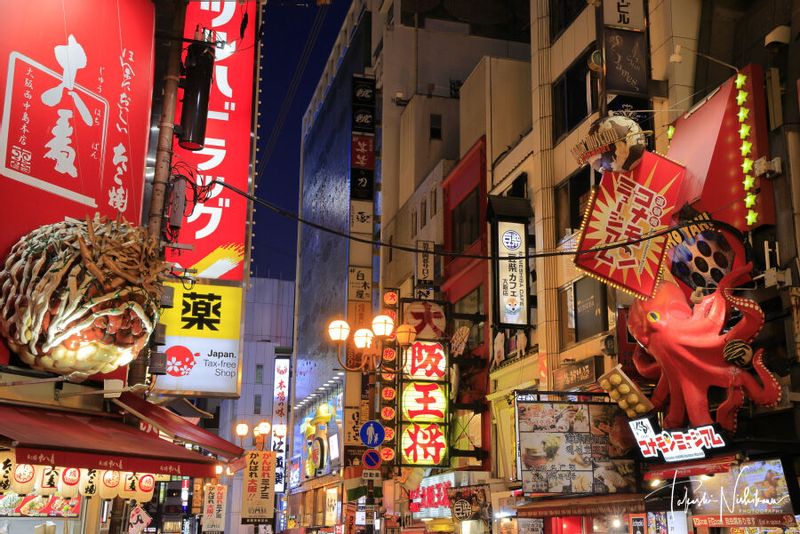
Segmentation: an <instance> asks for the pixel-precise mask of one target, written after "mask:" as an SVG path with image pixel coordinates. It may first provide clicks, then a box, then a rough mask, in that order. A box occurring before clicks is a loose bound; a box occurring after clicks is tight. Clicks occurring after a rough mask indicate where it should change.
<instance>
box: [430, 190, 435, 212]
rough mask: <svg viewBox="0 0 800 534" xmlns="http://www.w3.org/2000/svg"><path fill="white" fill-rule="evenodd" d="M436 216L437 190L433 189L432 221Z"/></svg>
mask: <svg viewBox="0 0 800 534" xmlns="http://www.w3.org/2000/svg"><path fill="white" fill-rule="evenodd" d="M435 215H436V189H431V219H433V217H434V216H435Z"/></svg>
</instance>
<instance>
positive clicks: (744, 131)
mask: <svg viewBox="0 0 800 534" xmlns="http://www.w3.org/2000/svg"><path fill="white" fill-rule="evenodd" d="M747 137H750V125H749V124H742V125H741V126H740V127H739V139H745V138H747Z"/></svg>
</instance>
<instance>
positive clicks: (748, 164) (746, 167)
mask: <svg viewBox="0 0 800 534" xmlns="http://www.w3.org/2000/svg"><path fill="white" fill-rule="evenodd" d="M752 170H753V160H752V159H750V158H744V161H743V162H742V172H743V173H745V174H749V173H750V171H752Z"/></svg>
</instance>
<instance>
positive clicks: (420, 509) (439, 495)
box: [408, 472, 456, 519]
mask: <svg viewBox="0 0 800 534" xmlns="http://www.w3.org/2000/svg"><path fill="white" fill-rule="evenodd" d="M455 484H456V473H452V472H451V473H444V474H442V475H434V476H431V477H427V478H424V479H422V482H420V484H419V488H417V489H415V490H411V491H409V492H408V501H409V503H408V509H409V510H410V511H411V515H412V517H413V518H414V519H438V518H448V517H451V512H450V499H449V498H448V496H447V490H448V489H449V488H451V487H453V486H455Z"/></svg>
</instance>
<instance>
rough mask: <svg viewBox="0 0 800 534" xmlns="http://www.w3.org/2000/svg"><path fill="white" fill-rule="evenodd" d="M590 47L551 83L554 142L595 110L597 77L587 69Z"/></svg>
mask: <svg viewBox="0 0 800 534" xmlns="http://www.w3.org/2000/svg"><path fill="white" fill-rule="evenodd" d="M591 53H592V49H591V48H590V49H588V50H587V51H586V52H585V53H584V54H582V55H581V57H579V58H578V59H576V60H575V61H574V62H573V63H572V65H570V66H569V68H567V70H566V71H564V74H562V75H561V76H560V77H559V78H558V79H557V80H556V81H555V82H553V139H554V140H555V141H554V142H555V143H558V141H560V140H561V138H562V137H564V136H565V135H566V134H568V133H569V132H570V131H572V129H573V128H575V127H576V126H578V125H579V124H580V123H581V122H583V120H584V119H585V118H586V117H588V116H589V114H590V113H592V112H593V111H594V110H596V109H597V81H596V76H595V75H594V74H593V73H592V72H591V71H590V70H589V65H588V60H589V56H590V55H591Z"/></svg>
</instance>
